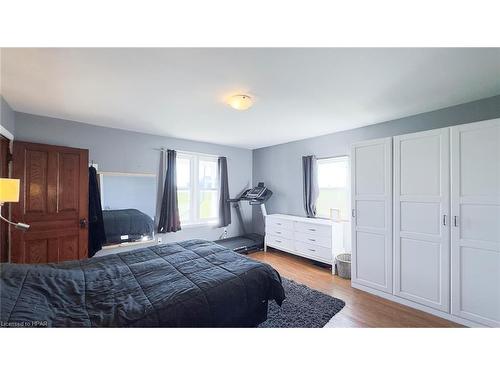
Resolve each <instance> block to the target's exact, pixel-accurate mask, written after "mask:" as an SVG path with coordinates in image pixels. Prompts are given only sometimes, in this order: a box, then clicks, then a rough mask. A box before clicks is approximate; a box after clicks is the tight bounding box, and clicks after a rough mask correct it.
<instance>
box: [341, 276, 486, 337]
mask: <svg viewBox="0 0 500 375" xmlns="http://www.w3.org/2000/svg"><path fill="white" fill-rule="evenodd" d="M351 286H352V287H353V288H356V289H359V290H362V291H364V292H367V293H370V294H374V295H376V296H378V297H382V298H385V299H388V300H390V301H393V302H397V303H400V304H401V305H405V306H409V307H412V308H414V309H417V310H421V311H424V312H426V313H429V314H431V315H435V316H438V317H440V318H443V319H446V320H449V321H452V322H454V323H458V324H462V325H464V326H466V327H476V328H485V327H486V326H484V325H482V324H479V323H476V322H472V321H470V320H467V319H464V318H460V317H458V316H455V315H452V314H449V313H445V312H443V311H438V310H435V309H433V308H431V307H427V306H424V305H421V304H419V303H416V302H412V301H408V300H406V299H404V298H401V297H398V296H395V295H392V294H388V293H385V292H382V291H380V290H376V289H372V288H370V287H367V286H364V285H361V284H357V283H355V282H351Z"/></svg>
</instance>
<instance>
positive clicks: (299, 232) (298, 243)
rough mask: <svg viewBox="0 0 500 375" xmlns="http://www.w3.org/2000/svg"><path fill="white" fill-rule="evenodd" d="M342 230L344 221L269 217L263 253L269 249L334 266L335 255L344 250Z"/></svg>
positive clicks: (278, 215)
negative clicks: (268, 247)
mask: <svg viewBox="0 0 500 375" xmlns="http://www.w3.org/2000/svg"><path fill="white" fill-rule="evenodd" d="M343 231H344V223H343V222H335V221H331V220H325V219H311V218H306V217H300V216H292V215H281V214H274V215H267V216H266V237H265V246H264V251H266V250H267V246H270V247H273V248H276V249H278V250H282V251H286V252H288V253H291V254H295V255H299V256H302V257H305V258H309V259H313V260H317V261H320V262H323V263H327V264H333V263H334V259H335V256H336V255H337V254H340V253H342V252H344V251H345V250H344V243H343ZM332 271H333V268H332Z"/></svg>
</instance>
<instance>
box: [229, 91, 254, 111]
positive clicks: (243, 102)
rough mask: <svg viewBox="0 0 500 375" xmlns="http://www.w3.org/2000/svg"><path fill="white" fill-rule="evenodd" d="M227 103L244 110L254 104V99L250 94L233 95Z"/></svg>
mask: <svg viewBox="0 0 500 375" xmlns="http://www.w3.org/2000/svg"><path fill="white" fill-rule="evenodd" d="M227 103H228V104H229V105H230V106H231V107H233V108H234V109H236V110H238V111H244V110H246V109H248V108H250V107H251V106H252V105H253V100H252V98H251V97H250V96H248V95H233V96H231V97H230V98H229V99H228V101H227Z"/></svg>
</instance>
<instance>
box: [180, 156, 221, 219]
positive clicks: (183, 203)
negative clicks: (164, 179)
mask: <svg viewBox="0 0 500 375" xmlns="http://www.w3.org/2000/svg"><path fill="white" fill-rule="evenodd" d="M218 198H219V191H218V183H217V157H215V156H206V155H199V154H188V153H177V201H178V204H179V216H180V218H181V223H182V224H184V225H186V224H188V225H189V224H203V223H215V222H216V221H217V218H218V209H217V206H218Z"/></svg>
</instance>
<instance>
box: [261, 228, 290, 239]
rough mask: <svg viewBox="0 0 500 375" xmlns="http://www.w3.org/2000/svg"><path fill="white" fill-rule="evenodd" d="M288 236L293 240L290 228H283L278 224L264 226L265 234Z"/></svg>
mask: <svg viewBox="0 0 500 375" xmlns="http://www.w3.org/2000/svg"><path fill="white" fill-rule="evenodd" d="M269 234H270V235H271V236H277V237H282V238H288V239H290V240H293V232H292V231H291V230H287V229H283V228H281V227H280V226H279V225H272V226H270V227H268V228H266V235H269Z"/></svg>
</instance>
